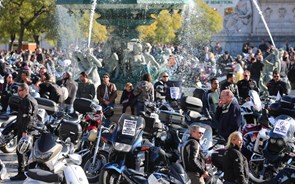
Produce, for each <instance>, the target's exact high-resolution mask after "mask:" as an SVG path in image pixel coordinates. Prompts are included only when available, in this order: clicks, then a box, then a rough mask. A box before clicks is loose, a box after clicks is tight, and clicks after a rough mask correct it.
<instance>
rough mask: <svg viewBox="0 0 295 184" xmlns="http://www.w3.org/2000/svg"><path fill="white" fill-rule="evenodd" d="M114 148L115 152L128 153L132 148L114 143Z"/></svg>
mask: <svg viewBox="0 0 295 184" xmlns="http://www.w3.org/2000/svg"><path fill="white" fill-rule="evenodd" d="M114 148H115V150H117V151H122V152H129V151H130V150H131V148H132V145H129V144H124V143H119V142H116V143H115V146H114Z"/></svg>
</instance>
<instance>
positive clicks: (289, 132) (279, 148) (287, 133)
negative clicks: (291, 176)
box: [249, 115, 295, 182]
mask: <svg viewBox="0 0 295 184" xmlns="http://www.w3.org/2000/svg"><path fill="white" fill-rule="evenodd" d="M275 120H276V122H275V125H274V127H273V128H272V130H271V131H270V133H269V135H268V136H269V139H268V140H267V141H266V146H265V148H264V149H263V152H262V154H258V153H253V155H252V156H251V159H250V161H249V170H250V173H251V175H250V179H251V180H252V181H254V182H255V181H268V180H271V179H272V178H274V177H275V176H276V175H277V174H278V173H279V172H280V171H281V170H283V169H284V168H285V167H286V166H287V161H288V160H289V159H290V155H294V150H295V149H294V142H295V138H294V133H295V120H294V119H293V118H291V117H290V116H287V115H280V116H278V117H277V118H276V119H275Z"/></svg>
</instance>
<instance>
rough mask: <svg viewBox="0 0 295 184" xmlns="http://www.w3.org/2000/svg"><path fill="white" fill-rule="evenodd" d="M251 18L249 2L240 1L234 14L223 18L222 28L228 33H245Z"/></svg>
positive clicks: (245, 0)
mask: <svg viewBox="0 0 295 184" xmlns="http://www.w3.org/2000/svg"><path fill="white" fill-rule="evenodd" d="M251 18H252V6H251V2H250V1H249V0H240V1H239V2H238V4H237V5H236V7H235V10H234V13H233V14H230V15H226V16H225V17H224V27H225V30H227V31H228V32H247V31H248V30H249V28H250V22H251Z"/></svg>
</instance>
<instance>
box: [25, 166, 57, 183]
mask: <svg viewBox="0 0 295 184" xmlns="http://www.w3.org/2000/svg"><path fill="white" fill-rule="evenodd" d="M26 175H27V176H28V177H29V178H31V179H33V180H37V181H43V182H47V183H53V182H62V181H63V174H62V173H60V174H55V173H52V172H50V171H45V170H42V169H30V170H29V171H27V172H26Z"/></svg>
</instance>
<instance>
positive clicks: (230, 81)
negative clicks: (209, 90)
mask: <svg viewBox="0 0 295 184" xmlns="http://www.w3.org/2000/svg"><path fill="white" fill-rule="evenodd" d="M225 89H229V90H231V92H232V93H233V94H234V95H235V97H236V98H237V99H238V97H239V90H238V86H237V85H236V84H235V75H234V74H233V73H231V72H230V73H228V74H227V75H226V81H225V83H223V84H222V85H221V87H220V91H222V90H225Z"/></svg>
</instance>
